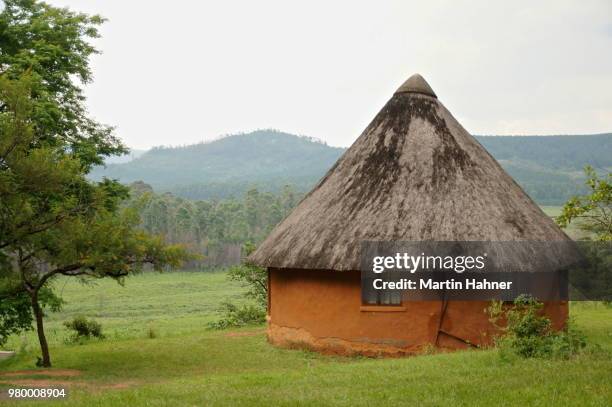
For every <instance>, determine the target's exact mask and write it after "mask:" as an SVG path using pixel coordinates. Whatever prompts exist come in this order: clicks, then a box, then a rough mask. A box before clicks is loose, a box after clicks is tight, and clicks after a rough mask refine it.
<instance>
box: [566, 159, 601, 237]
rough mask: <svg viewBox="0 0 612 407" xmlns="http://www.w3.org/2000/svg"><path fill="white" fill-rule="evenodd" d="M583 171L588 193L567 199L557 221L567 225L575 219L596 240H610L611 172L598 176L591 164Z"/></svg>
mask: <svg viewBox="0 0 612 407" xmlns="http://www.w3.org/2000/svg"><path fill="white" fill-rule="evenodd" d="M584 172H585V174H586V177H587V180H586V185H587V186H588V188H589V192H590V193H589V194H588V195H584V196H575V197H573V198H571V199H570V200H569V201H567V202H566V203H565V205H564V206H563V210H562V212H561V215H559V216H558V217H557V223H558V224H559V225H560V226H561V227H567V226H568V225H569V224H570V223H571V222H574V221H577V223H578V226H579V228H580V229H582V230H583V231H585V232H587V233H589V234H591V235H593V236H594V237H595V239H596V240H600V241H612V173H611V172H608V173H607V174H606V175H605V176H604V177H599V176H598V175H597V172H595V170H594V169H593V168H592V167H591V166H587V167H585V169H584Z"/></svg>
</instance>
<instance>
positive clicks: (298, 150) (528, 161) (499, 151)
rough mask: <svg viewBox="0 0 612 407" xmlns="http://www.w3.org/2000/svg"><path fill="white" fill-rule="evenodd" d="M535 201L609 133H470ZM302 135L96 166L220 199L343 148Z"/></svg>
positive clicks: (101, 171)
mask: <svg viewBox="0 0 612 407" xmlns="http://www.w3.org/2000/svg"><path fill="white" fill-rule="evenodd" d="M477 139H478V140H479V142H480V143H481V144H482V145H483V146H484V147H485V148H486V149H487V150H488V151H489V152H490V153H491V154H492V155H493V156H494V157H495V158H496V159H497V160H498V161H499V162H500V163H501V165H502V166H503V167H504V168H505V169H506V170H507V171H508V172H509V173H510V175H512V176H513V177H514V178H515V179H516V180H517V182H518V183H519V184H521V186H522V187H523V188H524V189H525V190H526V192H527V193H528V194H530V195H531V197H532V198H534V200H536V201H537V202H538V203H540V204H543V205H557V204H560V203H562V202H564V201H565V200H566V199H567V198H568V197H570V196H571V195H574V194H577V193H580V192H582V191H583V190H584V189H583V188H584V187H583V184H582V183H583V172H582V169H583V167H584V166H585V165H587V164H590V165H593V166H594V167H595V168H596V169H598V170H600V171H610V170H611V169H612V133H608V134H598V135H576V136H477ZM344 150H345V149H344V148H339V147H330V146H328V145H326V144H325V143H322V142H320V141H317V140H316V139H312V138H308V137H299V136H296V135H292V134H288V133H283V132H280V131H274V130H258V131H254V132H252V133H248V134H237V135H233V136H227V137H224V138H221V139H219V140H216V141H212V142H208V143H200V144H195V145H190V146H185V147H158V148H154V149H152V150H149V151H147V152H145V153H144V154H142V155H141V156H139V157H136V158H134V159H133V160H131V161H129V162H127V163H122V164H108V165H107V167H106V168H101V167H100V168H96V169H95V170H94V171H93V172H92V174H91V177H92V179H97V180H98V179H101V178H102V177H103V176H106V177H109V178H116V179H119V180H120V181H122V182H124V183H130V182H133V181H139V180H142V181H145V182H146V183H148V184H151V185H152V186H153V187H154V188H155V190H157V191H170V192H172V193H174V194H176V195H179V196H182V197H185V198H190V199H208V198H226V197H229V196H239V195H242V194H243V193H244V192H245V191H246V190H248V189H250V188H253V187H257V188H259V189H261V190H265V191H272V192H275V191H278V190H280V189H281V188H282V186H283V185H286V184H291V185H294V186H295V187H296V188H297V189H298V190H302V191H308V190H309V189H310V188H311V187H312V186H313V185H314V183H315V182H316V181H317V180H319V179H320V178H321V177H322V176H323V175H324V174H325V172H326V171H327V170H328V169H329V168H330V167H331V166H332V165H333V164H334V163H335V162H336V160H337V159H338V158H339V157H340V155H341V154H342V153H343V152H344Z"/></svg>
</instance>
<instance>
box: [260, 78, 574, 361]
mask: <svg viewBox="0 0 612 407" xmlns="http://www.w3.org/2000/svg"><path fill="white" fill-rule="evenodd" d="M568 239H569V238H568V237H567V236H566V235H565V234H564V233H563V231H561V230H560V229H559V228H558V227H557V225H555V223H554V222H553V221H552V220H551V219H550V218H549V217H548V216H547V215H546V214H544V213H543V212H542V210H541V209H540V208H539V207H538V206H537V205H536V204H535V203H534V202H533V201H532V200H531V199H530V198H529V196H527V194H526V193H525V192H524V191H523V190H522V189H521V188H520V187H519V186H518V185H517V183H516V182H515V181H514V180H513V179H512V178H511V177H510V176H509V175H508V174H507V173H506V172H505V171H504V170H503V169H502V167H501V166H500V165H499V163H498V162H497V161H496V160H495V159H494V158H493V157H492V156H491V155H490V154H489V153H488V152H487V151H486V150H485V149H484V148H483V147H482V146H481V145H480V144H479V143H478V141H477V140H476V139H475V138H474V137H472V136H471V135H470V134H469V133H468V132H467V131H466V130H465V129H464V128H463V127H462V126H461V124H459V122H457V120H456V119H455V118H454V117H453V116H452V115H451V113H450V112H449V111H448V110H447V109H446V108H445V107H444V105H442V103H440V101H439V100H438V98H437V96H436V94H435V93H434V91H433V90H432V89H431V87H430V86H429V84H428V83H427V82H426V81H425V80H424V79H423V78H422V77H421V76H420V75H418V74H416V75H413V76H411V77H410V78H409V79H408V80H407V81H406V82H405V83H404V84H403V85H402V86H400V87H399V89H398V90H397V91H396V92H395V93H394V95H393V96H392V97H391V99H390V100H389V101H388V102H387V104H386V105H385V106H384V107H383V108H382V110H381V111H380V112H379V113H378V114H377V115H376V117H375V118H374V120H373V121H372V122H371V123H370V124H369V125H368V127H367V128H366V129H365V131H364V132H363V133H362V134H361V136H360V137H359V138H358V139H357V140H356V141H355V143H354V144H353V145H352V146H351V147H350V148H349V149H348V150H347V151H346V152H345V153H344V155H342V157H340V159H338V161H337V162H336V164H335V165H334V166H333V167H332V168H331V169H330V170H329V172H328V173H327V174H326V175H325V176H324V177H323V178H322V179H321V180H320V181H319V183H318V184H317V185H316V186H315V187H314V189H313V190H312V191H311V192H310V193H308V195H306V196H305V198H304V199H303V200H302V201H301V202H300V203H299V205H298V206H297V207H296V208H295V210H294V211H293V212H292V213H291V214H290V215H289V216H288V217H287V218H286V219H284V220H283V221H282V222H281V223H280V224H279V225H278V226H277V227H276V228H275V229H274V230H273V231H272V232H271V233H270V235H269V236H268V237H267V239H266V240H265V241H264V242H263V243H262V244H261V245H260V246H259V248H258V249H257V250H256V251H255V252H254V253H253V254H252V255H251V256H250V261H252V262H253V263H255V264H257V265H260V266H262V267H266V268H267V269H268V273H269V274H268V277H269V278H268V284H269V290H268V293H269V299H268V339H269V341H270V342H271V343H273V344H276V345H279V346H285V347H307V348H310V349H314V350H318V351H322V352H326V353H340V354H354V353H358V354H366V355H380V354H387V355H401V354H412V353H418V352H421V351H422V350H423V348H424V347H426V346H431V345H434V346H437V347H442V348H449V349H457V348H465V347H467V346H474V345H479V344H486V343H489V342H490V341H491V334H492V333H493V326H492V325H491V323H490V322H489V319H488V316H487V315H486V313H485V312H484V309H485V308H486V307H487V306H488V305H489V302H485V301H451V302H448V303H444V304H442V303H441V301H420V302H418V301H406V302H402V301H401V299H400V300H399V301H394V302H392V303H386V304H375V305H372V304H363V303H362V297H361V282H360V271H359V269H360V253H359V251H360V244H361V242H362V241H366V240H367V241H560V240H561V241H567V240H568ZM544 312H545V313H546V314H547V315H548V316H549V317H550V318H551V320H552V322H553V325H554V326H555V327H556V328H557V329H560V328H561V327H562V326H563V325H564V323H565V321H566V319H567V315H568V307H567V303H566V302H563V301H560V302H549V303H546V304H545V308H544Z"/></svg>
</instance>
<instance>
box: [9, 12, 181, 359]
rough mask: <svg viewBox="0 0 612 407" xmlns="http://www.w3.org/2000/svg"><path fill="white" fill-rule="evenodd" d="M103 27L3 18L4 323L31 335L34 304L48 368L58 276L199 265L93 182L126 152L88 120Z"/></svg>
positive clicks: (103, 184)
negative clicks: (95, 41)
mask: <svg viewBox="0 0 612 407" xmlns="http://www.w3.org/2000/svg"><path fill="white" fill-rule="evenodd" d="M101 22H102V19H101V18H100V17H98V16H92V17H89V16H86V15H84V14H77V13H73V12H71V11H69V10H68V9H64V8H56V7H52V6H50V5H47V4H45V3H42V2H38V1H34V0H7V1H5V2H4V7H3V9H2V11H1V12H0V130H1V133H0V266H1V267H2V268H1V269H0V270H1V272H0V289H2V292H1V293H0V295H2V296H5V297H9V296H10V298H11V300H10V301H7V302H6V303H5V305H2V306H0V308H2V311H0V313H1V314H2V321H0V323H1V325H2V326H3V328H2V330H3V331H4V332H5V333H9V332H15V330H20V329H24V328H26V327H27V326H28V324H29V323H31V320H30V321H28V318H27V317H26V316H25V313H24V309H23V304H25V302H24V301H25V300H24V299H19V298H18V296H24V297H26V296H27V297H29V298H28V300H29V302H30V304H31V307H32V313H33V316H34V318H35V319H36V325H37V329H38V334H39V339H40V345H41V350H42V364H43V365H44V366H50V365H51V362H50V357H49V352H48V346H47V342H46V338H45V335H44V329H43V316H44V314H43V308H44V306H45V304H46V300H45V294H46V293H47V292H48V290H50V288H49V287H50V283H51V282H52V281H53V280H54V279H55V278H57V276H59V275H64V276H71V277H78V278H81V279H86V278H102V277H111V278H115V279H117V280H119V281H121V279H122V278H123V277H125V276H127V275H128V274H130V273H133V272H137V271H140V270H141V269H142V267H143V265H144V264H146V263H149V264H152V265H153V267H154V268H155V269H157V270H161V269H162V268H163V267H165V266H177V265H178V264H179V263H180V262H181V261H182V260H183V259H187V258H190V257H191V256H190V255H188V254H187V252H186V250H185V249H183V248H182V247H179V246H167V245H165V243H164V241H163V239H162V238H161V237H152V236H149V235H147V234H146V233H145V232H143V231H141V230H140V229H138V228H137V227H138V225H139V224H140V218H139V216H138V213H137V211H136V210H134V209H132V208H129V207H127V208H126V207H124V206H123V205H122V202H123V201H124V200H125V199H127V197H128V189H127V188H126V187H124V186H122V185H121V184H119V183H118V182H116V181H111V180H108V179H103V180H101V181H99V182H96V183H92V182H90V181H89V180H88V179H87V178H86V177H85V175H86V173H87V172H88V171H89V170H90V169H91V167H92V166H93V165H96V164H100V163H102V162H103V159H104V157H106V156H109V155H113V154H120V153H122V152H125V148H124V147H123V145H122V144H121V143H120V142H119V140H118V139H116V138H115V137H114V136H113V135H112V129H111V128H108V127H105V126H102V125H100V124H98V123H96V122H95V121H93V120H92V119H90V118H89V117H87V114H86V109H85V105H84V103H85V98H84V96H83V94H82V90H81V88H80V85H81V84H83V83H86V82H88V81H89V80H90V79H91V72H90V69H89V57H90V56H91V55H92V54H94V53H95V52H96V50H95V49H94V48H93V47H92V46H91V45H90V44H89V43H88V40H89V39H91V38H95V37H97V35H98V33H97V26H98V25H99V24H100V23H101ZM5 281H6V282H5ZM15 282H19V289H18V290H15V289H12V287H14V283H15ZM7 287H8V288H7ZM16 296H17V297H16ZM48 298H49V299H50V301H51V302H48V304H49V305H51V306H52V305H53V301H52V299H53V296H48ZM7 304H8V305H7ZM3 335H4V334H3ZM3 337H4V336H3Z"/></svg>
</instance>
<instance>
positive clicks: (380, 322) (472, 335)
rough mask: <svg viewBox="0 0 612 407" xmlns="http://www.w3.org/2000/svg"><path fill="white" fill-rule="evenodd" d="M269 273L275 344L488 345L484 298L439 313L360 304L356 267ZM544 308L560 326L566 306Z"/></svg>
mask: <svg viewBox="0 0 612 407" xmlns="http://www.w3.org/2000/svg"><path fill="white" fill-rule="evenodd" d="M269 276H270V281H269V289H270V296H269V310H268V314H269V318H268V340H269V341H270V342H271V343H273V344H275V345H278V346H282V347H300V348H309V349H313V350H317V351H320V352H324V353H333V354H362V355H368V356H377V355H386V356H400V355H404V354H416V353H420V352H423V351H425V350H427V348H428V347H431V346H434V345H435V346H437V347H440V348H443V349H461V348H466V347H469V346H474V345H487V344H490V343H491V340H492V335H493V334H494V333H495V331H494V328H493V326H492V325H491V323H490V322H489V319H488V316H487V314H486V313H485V311H484V310H485V308H486V307H488V306H489V302H485V301H456V302H449V303H448V304H447V305H446V310H445V311H444V313H443V312H442V308H443V303H442V302H440V301H421V302H414V301H413V302H404V303H403V304H402V306H391V307H389V306H376V307H372V306H362V305H361V283H360V273H359V272H358V271H351V272H340V271H313V270H285V269H270V270H269ZM544 312H545V313H546V314H547V315H548V316H549V317H550V318H551V320H552V321H553V325H554V326H555V328H556V329H560V328H562V327H563V325H564V323H565V321H566V319H567V316H568V307H567V303H565V302H562V303H547V304H545V308H544ZM442 313H443V314H444V318H443V319H442V321H441V322H440V315H441V314H442Z"/></svg>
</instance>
